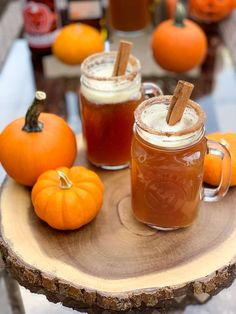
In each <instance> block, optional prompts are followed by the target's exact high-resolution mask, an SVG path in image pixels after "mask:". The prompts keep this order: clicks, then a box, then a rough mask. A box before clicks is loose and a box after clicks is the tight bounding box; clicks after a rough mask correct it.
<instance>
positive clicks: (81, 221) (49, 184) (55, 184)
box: [31, 167, 103, 230]
mask: <svg viewBox="0 0 236 314" xmlns="http://www.w3.org/2000/svg"><path fill="white" fill-rule="evenodd" d="M31 198H32V203H33V206H34V210H35V213H36V214H37V216H38V217H39V218H40V219H42V220H43V221H45V222H46V223H48V224H49V226H51V227H53V228H55V229H59V230H74V229H77V228H80V227H81V226H83V225H85V224H87V223H89V222H90V221H91V220H92V219H93V218H94V217H95V216H96V215H97V213H98V212H99V210H100V208H101V206H102V199H103V184H102V182H101V180H100V179H99V177H98V175H97V174H96V173H95V172H93V171H91V170H89V169H86V168H84V167H72V168H71V169H68V168H65V167H63V168H59V169H57V170H51V171H47V172H45V173H43V174H42V175H41V176H40V177H39V178H38V180H37V182H36V184H35V185H34V187H33V190H32V195H31Z"/></svg>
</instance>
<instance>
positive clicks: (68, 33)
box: [52, 23, 104, 65]
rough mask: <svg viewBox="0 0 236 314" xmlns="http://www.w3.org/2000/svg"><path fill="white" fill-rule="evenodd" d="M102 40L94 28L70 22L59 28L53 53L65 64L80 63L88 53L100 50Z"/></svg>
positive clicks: (101, 49)
mask: <svg viewBox="0 0 236 314" xmlns="http://www.w3.org/2000/svg"><path fill="white" fill-rule="evenodd" d="M103 48H104V42H103V38H102V36H101V34H100V33H99V32H98V31H97V30H96V28H94V27H92V26H89V25H86V24H77V23H74V24H70V25H67V26H65V27H63V28H62V29H61V31H60V32H59V34H58V36H57V37H56V39H55V41H54V43H53V46H52V51H53V54H54V55H55V56H56V57H57V58H58V59H59V60H60V61H62V62H64V63H66V64H70V65H73V64H80V63H82V62H83V60H84V59H85V58H87V57H88V56H89V55H91V54H93V53H96V52H101V51H103Z"/></svg>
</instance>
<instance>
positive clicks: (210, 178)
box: [204, 132, 236, 186]
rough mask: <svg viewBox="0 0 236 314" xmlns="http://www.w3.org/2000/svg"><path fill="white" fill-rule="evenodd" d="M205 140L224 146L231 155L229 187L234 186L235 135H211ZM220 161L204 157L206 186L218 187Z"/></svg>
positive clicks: (208, 156) (235, 182)
mask: <svg viewBox="0 0 236 314" xmlns="http://www.w3.org/2000/svg"><path fill="white" fill-rule="evenodd" d="M207 138H208V139H209V140H212V141H216V142H220V143H221V144H223V145H225V147H226V148H227V149H228V150H229V152H230V155H231V165H232V169H231V172H232V177H231V184H230V185H231V186H234V185H236V133H220V132H219V133H211V134H208V135H207ZM221 165H222V161H221V159H220V157H217V156H214V155H206V157H205V162H204V181H205V182H206V183H208V184H211V185H215V186H218V185H219V183H220V174H221Z"/></svg>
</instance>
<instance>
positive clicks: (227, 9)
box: [189, 0, 235, 22]
mask: <svg viewBox="0 0 236 314" xmlns="http://www.w3.org/2000/svg"><path fill="white" fill-rule="evenodd" d="M234 5H235V3H234V0H220V1H219V0H190V1H189V12H190V15H192V16H193V17H196V18H197V19H198V20H200V21H203V22H218V21H220V20H222V19H224V18H225V17H226V16H228V15H229V14H230V13H231V11H232V9H233V7H234Z"/></svg>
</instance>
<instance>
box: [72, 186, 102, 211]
mask: <svg viewBox="0 0 236 314" xmlns="http://www.w3.org/2000/svg"><path fill="white" fill-rule="evenodd" d="M76 189H78V190H82V191H85V192H86V193H87V194H88V196H89V197H90V199H91V200H92V202H93V205H95V208H97V207H98V206H97V204H96V200H95V199H94V197H93V196H92V195H91V193H89V192H88V191H86V190H84V189H80V188H77V187H76V186H73V188H72V190H73V191H74V192H75V193H76V195H77V196H78V197H79V198H80V199H81V196H80V195H79V193H77V191H76Z"/></svg>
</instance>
